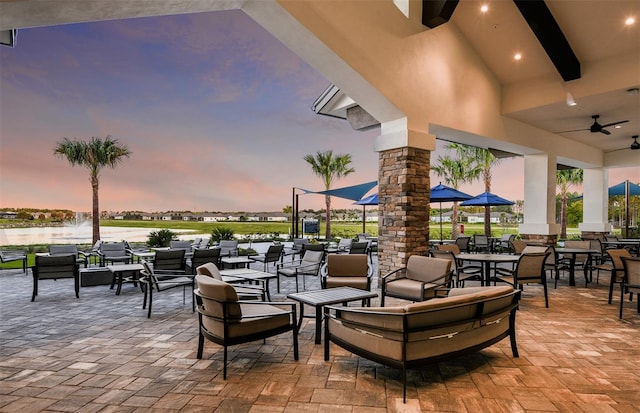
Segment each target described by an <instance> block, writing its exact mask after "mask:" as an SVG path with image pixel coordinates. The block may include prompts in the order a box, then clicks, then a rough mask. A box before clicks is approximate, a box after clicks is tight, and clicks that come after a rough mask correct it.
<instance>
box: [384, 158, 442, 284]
mask: <svg viewBox="0 0 640 413" xmlns="http://www.w3.org/2000/svg"><path fill="white" fill-rule="evenodd" d="M378 159H379V172H378V197H379V199H380V203H379V204H378V234H379V237H378V273H379V275H383V274H386V273H388V272H389V271H392V270H395V269H397V268H401V267H404V266H405V265H406V263H407V259H408V258H409V256H411V255H416V254H420V255H425V254H426V252H427V250H428V245H429V243H428V236H429V190H430V180H429V169H430V159H431V152H430V151H429V150H426V149H419V148H414V147H408V146H405V147H400V148H393V149H389V150H384V151H380V152H379V157H378Z"/></svg>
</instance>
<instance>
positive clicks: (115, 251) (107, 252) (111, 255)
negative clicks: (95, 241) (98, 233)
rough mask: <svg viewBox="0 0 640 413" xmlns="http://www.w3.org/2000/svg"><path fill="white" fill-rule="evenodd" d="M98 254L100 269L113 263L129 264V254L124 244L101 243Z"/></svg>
mask: <svg viewBox="0 0 640 413" xmlns="http://www.w3.org/2000/svg"><path fill="white" fill-rule="evenodd" d="M99 254H100V266H101V267H104V266H105V265H108V264H115V263H121V264H129V263H131V254H130V253H129V252H128V251H127V248H126V245H125V243H124V242H109V243H107V242H103V243H101V244H100V250H99Z"/></svg>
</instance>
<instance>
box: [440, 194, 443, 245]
mask: <svg viewBox="0 0 640 413" xmlns="http://www.w3.org/2000/svg"><path fill="white" fill-rule="evenodd" d="M442 244H443V243H442V202H440V245H442Z"/></svg>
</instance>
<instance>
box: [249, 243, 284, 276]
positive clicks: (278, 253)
mask: <svg viewBox="0 0 640 413" xmlns="http://www.w3.org/2000/svg"><path fill="white" fill-rule="evenodd" d="M283 251H284V245H282V244H274V245H270V246H269V249H267V252H265V253H264V254H262V255H256V256H250V257H249V258H250V259H251V260H253V261H255V262H261V263H262V264H263V271H264V272H267V270H268V269H269V264H270V263H272V264H273V265H274V266H276V265H277V264H276V263H277V262H278V261H279V260H280V259H281V258H282V252H283Z"/></svg>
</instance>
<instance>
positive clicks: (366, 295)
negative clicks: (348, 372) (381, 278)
mask: <svg viewBox="0 0 640 413" xmlns="http://www.w3.org/2000/svg"><path fill="white" fill-rule="evenodd" d="M377 296H378V294H377V293H373V292H371V291H366V290H359V289H357V288H352V287H336V288H327V289H323V290H315V291H303V292H300V293H292V294H289V295H287V298H290V299H292V300H294V301H297V302H299V303H300V319H299V320H298V330H299V329H300V326H301V325H302V319H303V318H304V304H307V305H310V306H312V307H315V308H316V341H315V343H316V344H320V338H321V337H320V336H321V334H322V311H323V310H322V309H323V307H324V306H325V305H332V304H346V303H348V302H351V301H360V300H367V301H368V300H370V299H372V298H376V297H377Z"/></svg>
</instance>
